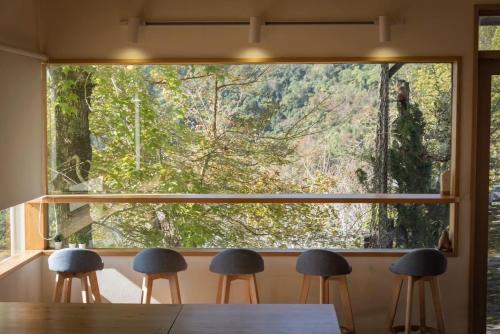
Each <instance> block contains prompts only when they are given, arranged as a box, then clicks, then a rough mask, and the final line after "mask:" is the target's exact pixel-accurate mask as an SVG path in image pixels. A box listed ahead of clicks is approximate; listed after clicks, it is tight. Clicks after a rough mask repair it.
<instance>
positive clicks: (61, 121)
mask: <svg viewBox="0 0 500 334" xmlns="http://www.w3.org/2000/svg"><path fill="white" fill-rule="evenodd" d="M49 76H50V87H49V90H50V94H51V95H53V96H56V98H55V100H54V101H53V106H52V107H53V108H54V124H51V126H52V128H51V131H50V133H51V136H53V137H54V138H55V141H54V142H53V145H54V147H55V151H52V150H51V151H52V152H53V154H55V156H53V157H51V158H52V161H54V162H55V169H53V170H51V171H50V173H51V174H53V175H54V174H55V177H54V178H53V179H52V180H51V181H52V182H51V183H52V184H51V186H52V191H54V192H56V193H67V192H73V191H74V189H72V187H74V186H77V185H79V184H84V183H85V182H87V181H88V180H89V173H90V167H91V161H92V145H91V138H90V128H89V115H90V113H91V107H90V104H91V101H90V98H91V95H92V89H93V85H92V78H91V77H92V73H91V72H89V71H88V68H87V67H73V66H56V67H52V68H51V71H50V74H49ZM80 211H81V215H83V216H84V217H82V219H83V221H85V222H84V223H83V224H82V225H81V226H79V227H77V230H80V229H82V228H84V227H86V226H87V225H89V222H90V221H91V219H90V215H89V212H88V206H86V207H84V208H83V209H81V210H80ZM55 214H56V215H57V216H58V217H59V218H60V220H59V222H61V224H62V223H64V222H65V221H66V220H68V219H69V215H70V210H69V205H68V204H64V205H60V206H58V207H57V212H56V213H55ZM87 221H88V222H87ZM61 224H60V226H58V227H57V229H58V231H61V230H62V229H63V228H62V225H61ZM87 230H88V227H87ZM65 236H68V235H67V234H66V235H65Z"/></svg>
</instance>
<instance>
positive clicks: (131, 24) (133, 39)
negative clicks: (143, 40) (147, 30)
mask: <svg viewBox="0 0 500 334" xmlns="http://www.w3.org/2000/svg"><path fill="white" fill-rule="evenodd" d="M141 24H142V20H141V19H140V18H138V17H131V18H129V19H128V41H129V42H130V43H134V44H135V43H137V42H138V41H139V27H140V26H141Z"/></svg>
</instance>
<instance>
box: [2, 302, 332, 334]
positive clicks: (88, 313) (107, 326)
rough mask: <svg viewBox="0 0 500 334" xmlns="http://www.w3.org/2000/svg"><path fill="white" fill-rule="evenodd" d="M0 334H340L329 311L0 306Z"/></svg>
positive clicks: (327, 307)
mask: <svg viewBox="0 0 500 334" xmlns="http://www.w3.org/2000/svg"><path fill="white" fill-rule="evenodd" d="M0 333H2V334H11V333H12V334H13V333H16V334H35V333H36V334H41V333H47V334H48V333H56V334H59V333H65V334H73V333H74V334H80V333H82V334H83V333H86V334H97V333H99V334H101V333H102V334H113V333H119V334H128V333H140V334H149V333H151V334H153V333H154V334H162V333H164V334H168V333H173V334H195V333H207V334H211V333H214V334H215V333H217V334H225V333H232V334H245V333H261V334H271V333H273V334H277V333H283V334H285V333H287V334H295V333H297V334H298V333H310V334H323V333H325V334H326V333H328V334H340V329H339V325H338V322H337V317H336V314H335V309H334V307H333V305H315V304H309V305H290V304H287V305H281V304H280V305H278V304H261V305H202V304H199V305H139V304H32V303H0Z"/></svg>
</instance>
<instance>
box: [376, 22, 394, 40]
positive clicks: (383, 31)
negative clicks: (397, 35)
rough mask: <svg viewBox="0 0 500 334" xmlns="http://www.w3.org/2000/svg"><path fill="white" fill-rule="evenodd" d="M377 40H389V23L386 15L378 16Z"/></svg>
mask: <svg viewBox="0 0 500 334" xmlns="http://www.w3.org/2000/svg"><path fill="white" fill-rule="evenodd" d="M378 40H379V42H380V43H384V42H389V41H390V40H391V24H390V22H389V18H388V17H387V16H379V17H378Z"/></svg>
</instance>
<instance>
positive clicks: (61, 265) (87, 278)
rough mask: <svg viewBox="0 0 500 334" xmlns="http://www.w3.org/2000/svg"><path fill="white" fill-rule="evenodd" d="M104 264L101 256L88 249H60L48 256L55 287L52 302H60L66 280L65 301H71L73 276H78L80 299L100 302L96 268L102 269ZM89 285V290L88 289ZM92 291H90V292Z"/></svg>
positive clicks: (85, 301)
mask: <svg viewBox="0 0 500 334" xmlns="http://www.w3.org/2000/svg"><path fill="white" fill-rule="evenodd" d="M103 267H104V264H103V263H102V260H101V257H100V256H99V255H98V254H97V253H95V252H93V251H91V250H88V249H78V248H77V249H62V250H58V251H55V252H54V253H53V254H52V255H50V256H49V270H51V271H55V272H56V273H57V274H56V287H55V290H54V299H53V300H54V303H60V302H61V298H62V295H63V289H64V282H65V281H66V291H65V297H64V298H65V300H64V301H65V302H66V303H70V302H71V283H72V281H73V278H79V279H80V281H81V285H82V300H83V302H84V303H89V302H91V298H90V297H91V296H90V295H91V294H92V297H93V302H94V303H100V302H101V293H100V292H99V284H98V282H97V275H96V271H97V270H102V269H103ZM89 287H90V291H89ZM91 292H92V293H91Z"/></svg>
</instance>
